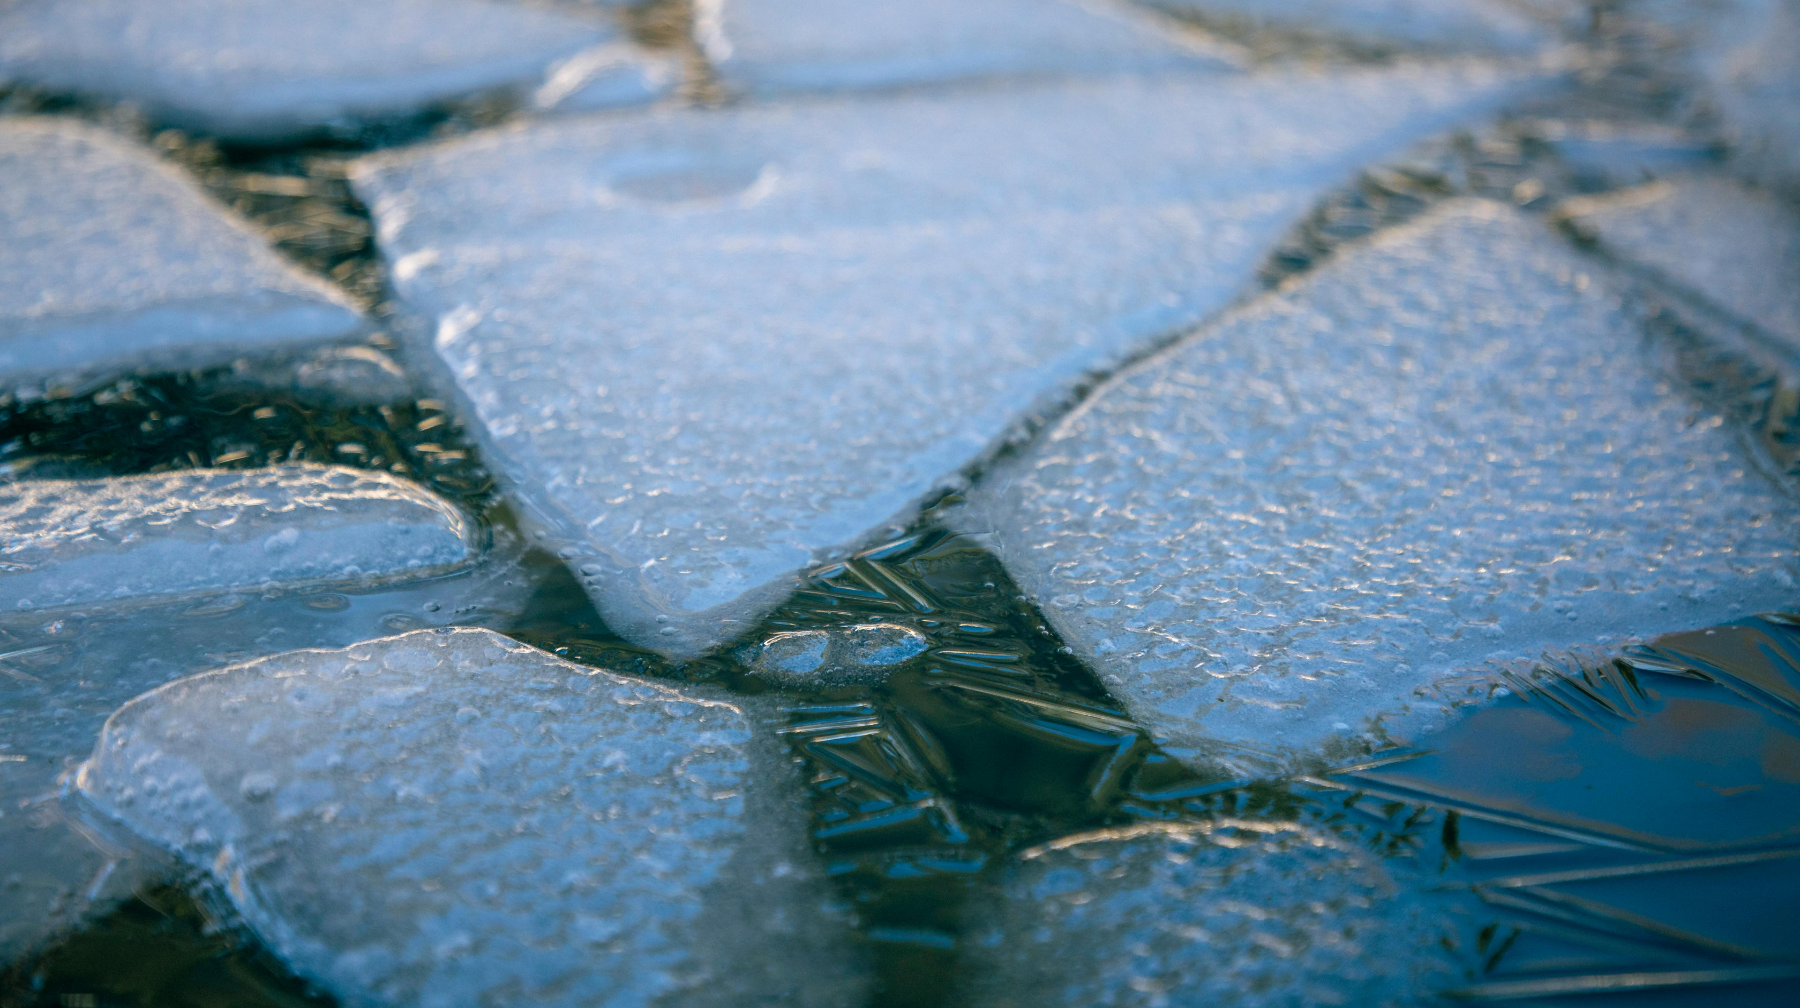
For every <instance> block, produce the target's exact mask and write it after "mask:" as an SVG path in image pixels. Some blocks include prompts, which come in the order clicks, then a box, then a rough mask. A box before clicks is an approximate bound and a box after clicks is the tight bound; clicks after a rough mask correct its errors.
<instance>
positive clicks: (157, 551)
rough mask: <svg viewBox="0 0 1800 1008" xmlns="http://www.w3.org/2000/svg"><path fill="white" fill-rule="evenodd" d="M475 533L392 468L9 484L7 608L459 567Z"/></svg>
mask: <svg viewBox="0 0 1800 1008" xmlns="http://www.w3.org/2000/svg"><path fill="white" fill-rule="evenodd" d="M474 535H475V529H474V528H473V526H472V524H471V522H470V521H469V519H467V518H465V517H464V516H463V515H462V514H461V513H460V512H458V511H457V510H456V508H455V507H453V506H451V505H449V504H447V503H445V502H443V501H441V500H439V499H437V498H436V497H434V496H432V495H431V494H430V493H428V492H427V491H425V490H424V489H422V488H420V487H418V486H416V485H414V484H412V483H409V482H407V481H406V480H402V479H398V478H396V477H393V476H389V475H387V474H386V473H379V472H369V471H366V470H361V469H347V468H342V467H337V466H319V465H311V464H301V465H285V466H277V467H274V468H271V469H247V470H223V469H199V470H188V471H183V472H172V473H159V474H155V475H149V476H123V477H117V478H112V479H104V480H91V481H63V480H22V481H16V482H12V483H9V484H4V485H0V598H4V599H5V604H4V607H3V608H5V609H7V610H14V611H16V610H24V609H48V608H53V607H59V606H74V605H88V604H95V603H109V602H117V601H120V600H123V599H132V598H143V597H154V596H168V595H190V594H201V593H208V592H228V591H233V590H238V589H255V588H262V587H265V586H291V585H297V584H307V583H331V582H359V583H371V582H379V581H380V580H381V579H383V578H394V577H408V576H412V577H418V576H428V575H434V574H443V573H447V572H450V571H454V570H455V569H457V568H458V567H461V566H463V565H465V564H467V563H469V562H470V561H472V560H473V559H474V554H475V549H476V547H475V544H474V542H473V537H474Z"/></svg>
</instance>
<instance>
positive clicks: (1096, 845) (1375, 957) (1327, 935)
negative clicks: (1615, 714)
mask: <svg viewBox="0 0 1800 1008" xmlns="http://www.w3.org/2000/svg"><path fill="white" fill-rule="evenodd" d="M1002 885H1003V888H1002V892H1001V893H1000V894H999V897H998V898H997V899H994V900H987V901H974V903H975V904H976V909H975V910H974V912H975V913H976V914H977V917H976V920H975V921H974V922H973V924H972V926H971V928H970V933H971V935H972V937H971V938H969V939H966V940H965V942H964V947H965V949H966V950H967V951H966V952H965V956H966V957H968V958H969V959H970V960H972V961H971V962H969V963H968V964H967V965H966V966H965V968H964V972H965V976H967V977H968V984H969V989H967V990H966V991H965V992H964V999H963V1000H962V1001H961V1002H959V1003H962V1004H967V1005H970V1006H971V1008H1086V1006H1090V1005H1120V1006H1125V1005H1130V1006H1140V1005H1141V1006H1145V1008H1152V1006H1157V1005H1171V1004H1184V1005H1185V1004H1255V1005H1267V1006H1276V1005H1279V1006H1283V1008H1288V1006H1292V1008H1300V1006H1304V1005H1320V1004H1334V1005H1335V1004H1347V1005H1377V1004H1381V1005H1389V1004H1404V1003H1409V1002H1411V1001H1413V1000H1423V999H1424V997H1425V996H1427V995H1429V994H1430V993H1432V992H1434V991H1435V990H1437V989H1441V988H1442V987H1444V986H1447V983H1446V981H1448V980H1450V979H1452V978H1453V977H1454V976H1455V973H1454V972H1453V970H1454V967H1455V965H1456V964H1455V963H1453V962H1452V961H1451V960H1450V959H1449V957H1448V956H1447V955H1446V954H1445V952H1444V950H1443V949H1442V948H1440V947H1439V946H1438V942H1437V938H1438V930H1439V929H1438V926H1437V923H1436V921H1435V920H1434V915H1433V914H1432V913H1431V907H1430V906H1429V904H1427V903H1424V902H1423V901H1419V900H1416V899H1397V898H1396V897H1397V896H1398V895H1399V887H1397V886H1396V885H1395V882H1394V880H1393V879H1392V878H1391V877H1390V875H1389V873H1388V870H1387V869H1386V868H1385V867H1384V866H1383V865H1382V864H1381V862H1380V860H1379V859H1378V858H1376V857H1375V856H1374V855H1372V854H1370V853H1369V852H1367V851H1364V850H1361V849H1359V848H1358V847H1357V846H1356V845H1354V844H1353V843H1350V842H1347V841H1345V840H1343V839H1340V838H1338V837H1336V836H1333V835H1332V834H1331V833H1329V832H1327V831H1325V830H1322V829H1318V828H1316V827H1313V826H1309V825H1306V824H1303V823H1278V822H1266V821H1247V820H1237V819H1219V820H1215V821H1212V822H1208V823H1151V824H1145V825H1141V826H1134V827H1123V828H1118V829H1111V830H1102V831H1098V832H1096V833H1092V834H1083V835H1078V836H1074V837H1069V838H1066V839H1064V840H1061V841H1058V842H1056V843H1053V844H1046V845H1044V847H1041V848H1035V849H1033V850H1030V851H1027V852H1025V854H1024V855H1023V856H1022V857H1021V858H1020V859H1019V860H1017V861H1016V862H1015V863H1014V864H1012V865H1010V866H1009V867H1008V870H1007V872H1006V874H1005V876H1004V881H1003V884H1002Z"/></svg>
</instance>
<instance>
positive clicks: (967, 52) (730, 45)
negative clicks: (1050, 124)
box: [696, 0, 1230, 94]
mask: <svg viewBox="0 0 1800 1008" xmlns="http://www.w3.org/2000/svg"><path fill="white" fill-rule="evenodd" d="M696 27H697V31H696V36H697V40H698V41H699V43H700V45H701V47H702V48H703V50H704V51H705V52H706V54H707V55H708V56H709V57H710V58H711V59H712V62H713V64H714V65H715V66H716V67H717V68H718V71H719V74H720V76H721V77H722V78H723V79H724V81H725V82H726V84H727V85H728V86H730V87H733V88H735V89H738V90H741V91H748V92H751V93H753V94H767V93H772V92H779V91H796V90H844V89H853V88H869V87H892V86H896V85H907V84H925V83H936V82H940V81H948V80H956V79H959V78H982V77H1002V76H1045V75H1056V74H1078V73H1096V72H1107V71H1113V72H1117V71H1121V70H1131V71H1146V70H1171V69H1175V70H1179V69H1190V70H1191V69H1208V70H1226V69H1229V66H1230V65H1229V64H1228V63H1226V62H1225V61H1224V60H1223V59H1221V58H1219V57H1218V56H1217V55H1211V54H1206V55H1203V54H1202V52H1201V51H1200V49H1199V48H1198V45H1197V44H1196V43H1193V42H1191V41H1185V40H1183V39H1181V38H1180V37H1179V36H1177V35H1175V34H1172V33H1169V32H1166V31H1162V32H1159V31H1157V30H1156V29H1154V28H1152V27H1151V26H1150V24H1149V23H1148V22H1147V21H1146V20H1144V19H1142V18H1134V17H1133V16H1132V15H1131V14H1129V13H1127V12H1126V11H1124V10H1122V9H1107V8H1105V7H1100V6H1097V5H1096V6H1090V5H1085V4H1080V3H1072V2H1065V0H984V2H982V3H967V2H961V0H915V2H913V3H905V4H855V5H849V6H846V5H844V4H842V3H837V2H834V0H712V2H710V3H702V4H701V5H700V16H699V18H698V20H697V25H696Z"/></svg>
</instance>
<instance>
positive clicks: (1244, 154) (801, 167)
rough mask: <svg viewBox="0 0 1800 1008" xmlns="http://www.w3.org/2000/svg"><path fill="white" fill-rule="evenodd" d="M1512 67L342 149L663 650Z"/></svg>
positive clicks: (726, 611) (559, 528) (698, 642)
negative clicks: (405, 148)
mask: <svg viewBox="0 0 1800 1008" xmlns="http://www.w3.org/2000/svg"><path fill="white" fill-rule="evenodd" d="M1537 79H1538V78H1535V77H1532V76H1529V75H1518V76H1515V75H1510V74H1506V73H1500V72H1496V71H1494V70H1492V69H1491V68H1483V67H1480V66H1465V67H1450V68H1441V67H1440V68H1419V67H1409V68H1400V69H1392V70H1383V71H1378V72H1377V71H1362V72H1355V73H1346V74H1338V75H1320V76H1301V77H1298V78H1294V79H1285V80H1275V79H1241V78H1240V79H1210V80H1192V79H1184V80H1164V81H1159V82H1148V81H1142V80H1113V81H1105V82H1079V83H1066V84H1059V85H1054V86H1043V87H1033V88H1021V89H1005V90H1001V89H992V90H981V91H977V92H962V93H955V94H930V95H924V94H920V95H911V96H906V97H902V98H891V99H887V100H883V101H879V102H870V101H866V100H865V101H859V102H854V103H852V102H840V101H835V100H819V101H815V102H807V103H794V104H788V105H783V106H779V107H761V108H739V109H734V110H730V111H723V112H717V111H715V112H707V111H683V112H670V113H667V114H663V115H655V116H646V117H639V118H620V117H613V118H609V119H607V120H605V121H603V122H602V121H597V120H596V121H585V122H574V121H565V122H557V123H552V124H544V125H538V126H532V127H526V128H516V129H509V130H499V131H494V132H491V133H487V134H482V135H478V136H474V137H470V138H468V139H465V140H461V141H458V142H456V143H453V144H448V145H444V146H440V147H436V148H432V149H429V150H425V151H423V152H414V153H405V154H399V155H390V156H388V157H385V158H382V159H378V160H376V161H374V162H372V163H370V164H368V165H367V166H366V167H365V168H364V170H363V171H362V172H361V174H360V176H359V178H358V179H357V182H356V187H357V191H358V193H359V194H360V195H361V196H362V198H363V199H364V201H365V202H366V203H367V204H368V205H369V206H370V207H371V208H372V209H373V211H374V213H375V215H376V218H377V221H378V224H379V228H380V238H381V243H382V247H383V249H384V250H385V252H386V253H387V254H388V255H389V256H390V257H391V260H392V263H393V276H394V280H395V283H396V286H397V290H398V292H399V294H400V296H401V298H402V299H403V300H404V301H405V303H406V305H407V307H408V308H409V309H410V310H411V311H412V312H413V313H415V315H416V316H418V317H421V319H422V320H423V321H424V322H425V324H426V325H428V326H430V327H431V328H432V329H433V330H434V331H435V332H434V344H433V345H434V348H435V350H436V353H437V355H438V356H439V357H440V358H441V359H442V360H443V362H444V363H445V364H446V365H447V366H448V377H449V378H451V379H453V380H454V383H455V387H456V389H457V390H459V391H460V392H461V394H462V396H463V397H464V399H465V402H466V403H467V404H468V405H469V406H470V407H471V413H472V414H473V415H472V417H471V419H472V420H473V421H476V425H478V427H479V429H480V431H481V432H482V434H483V436H484V437H485V439H486V441H487V448H488V452H487V454H486V455H485V456H484V458H485V459H486V461H488V462H489V463H490V464H493V465H495V466H497V467H498V468H499V469H500V470H501V471H502V472H503V474H504V475H505V476H506V477H508V479H509V482H510V486H511V491H512V493H513V494H514V495H515V499H516V500H518V501H520V502H521V503H522V505H523V507H522V510H523V511H524V512H525V513H527V514H530V515H532V516H533V518H534V520H536V521H538V522H540V523H542V524H544V525H547V526H549V527H550V528H551V529H552V530H554V532H555V533H556V534H557V535H558V536H561V537H563V538H564V539H565V540H566V541H568V543H569V545H568V546H567V547H566V548H567V551H568V552H567V554H566V555H569V556H571V557H574V558H575V559H574V560H573V561H572V563H573V565H574V566H576V567H577V568H578V569H579V570H580V571H581V573H582V575H583V577H584V578H585V579H586V581H587V583H588V585H589V589H590V592H591V593H592V594H593V596H594V598H595V600H596V602H597V603H598V605H599V607H600V610H601V612H602V614H603V615H604V616H605V617H606V619H607V622H608V624H609V625H610V626H611V627H613V628H614V629H615V630H616V631H617V632H619V633H621V634H622V635H624V636H625V637H627V638H628V639H631V640H634V641H637V642H640V643H643V644H647V645H650V646H654V647H658V648H662V649H664V650H667V651H670V652H672V653H680V654H694V653H698V652H700V651H702V650H705V649H706V648H708V647H710V646H712V645H714V644H716V643H718V642H719V641H721V640H723V639H728V638H730V637H731V636H734V635H736V634H737V633H738V632H740V631H741V630H743V629H745V628H746V626H747V623H746V621H754V620H755V619H756V618H757V617H758V616H760V615H761V614H762V613H763V612H765V611H767V609H768V608H770V607H772V606H773V605H774V604H775V603H776V602H777V601H779V598H780V596H781V595H783V594H785V592H786V591H787V590H788V588H789V587H790V585H791V580H790V575H791V573H792V572H793V571H795V570H797V569H799V568H802V567H804V566H806V565H807V564H808V563H809V562H811V561H812V560H813V559H814V558H815V557H816V556H818V555H820V554H821V553H823V552H824V551H827V550H830V549H832V548H834V547H838V546H840V545H844V544H848V543H851V542H853V541H854V540H857V539H858V538H859V537H862V536H864V535H866V534H868V533H869V531H870V530H872V529H879V528H880V527H882V523H883V522H885V521H888V520H890V519H893V518H896V517H899V518H901V519H904V518H905V517H906V512H907V511H908V509H910V508H911V507H913V506H914V504H915V502H916V501H917V500H918V499H919V498H920V497H921V496H922V495H924V494H926V493H928V492H929V491H930V490H931V489H932V488H933V486H935V485H939V484H941V482H942V481H943V480H945V479H946V478H947V477H950V476H951V475H952V474H954V473H955V472H956V470H957V469H958V468H959V467H961V466H963V465H965V464H967V463H968V462H969V461H970V460H972V459H974V458H976V457H977V456H979V455H980V454H981V453H983V452H984V451H985V450H986V449H987V448H988V447H989V446H990V444H991V443H992V442H993V441H994V440H995V438H996V437H997V436H998V435H1000V434H1001V433H1002V432H1003V431H1005V430H1006V428H1007V425H1008V424H1009V423H1011V422H1013V421H1014V420H1016V419H1017V418H1018V416H1019V415H1020V414H1021V412H1023V411H1025V410H1027V409H1028V408H1030V407H1032V406H1033V404H1034V403H1036V402H1039V401H1040V400H1042V399H1044V398H1045V397H1047V396H1054V395H1055V394H1057V393H1058V391H1059V390H1061V389H1065V388H1066V387H1067V386H1068V385H1069V383H1071V382H1072V381H1073V380H1075V379H1077V378H1079V377H1080V376H1081V375H1082V374H1083V373H1085V372H1087V371H1089V370H1090V369H1092V368H1095V367H1099V366H1102V365H1104V364H1105V363H1106V362H1108V361H1111V360H1115V359H1117V358H1118V357H1119V356H1120V355H1121V354H1123V353H1127V352H1129V351H1130V350H1131V349H1132V348H1134V347H1138V346H1142V345H1143V342H1144V341H1145V340H1148V339H1153V338H1155V337H1157V336H1160V335H1163V334H1166V333H1169V332H1171V331H1173V330H1176V329H1178V328H1179V327H1181V326H1184V325H1190V324H1192V323H1194V322H1196V321H1198V320H1199V319H1201V318H1203V317H1205V316H1206V315H1208V314H1209V313H1211V312H1213V311H1215V310H1216V309H1218V308H1219V307H1220V306H1222V305H1223V304H1225V303H1226V302H1227V301H1228V300H1229V299H1230V298H1231V297H1233V296H1234V295H1235V294H1236V293H1237V292H1239V291H1241V290H1243V289H1244V288H1245V287H1246V285H1248V284H1249V283H1250V282H1251V280H1252V278H1253V276H1254V272H1255V268H1256V265H1257V264H1258V263H1259V262H1260V261H1261V259H1262V258H1263V256H1264V255H1265V253H1266V251H1267V249H1268V248H1269V247H1270V246H1271V245H1272V244H1273V243H1274V242H1275V241H1276V240H1277V239H1278V237H1279V236H1280V235H1281V234H1282V233H1283V232H1284V231H1285V230H1286V228H1287V227H1288V226H1289V224H1290V223H1291V222H1292V221H1293V220H1294V219H1295V218H1296V217H1298V216H1299V215H1300V214H1301V213H1303V212H1304V211H1305V210H1306V209H1307V208H1308V207H1310V206H1311V205H1312V203H1313V201H1314V200H1315V199H1316V198H1317V196H1318V195H1319V194H1320V193H1321V192H1323V191H1324V190H1325V189H1327V188H1328V187H1330V186H1331V185H1334V184H1336V183H1338V182H1339V181H1341V180H1342V179H1343V178H1344V177H1345V176H1347V175H1348V174H1349V173H1350V172H1351V170H1352V169H1353V167H1354V166H1355V165H1357V164H1360V163H1363V162H1365V161H1367V160H1369V159H1371V158H1375V157H1379V156H1380V155H1381V154H1383V153H1385V152H1387V151H1390V150H1392V149H1394V148H1396V147H1399V146H1402V145H1404V144H1405V143H1407V142H1408V141H1410V140H1412V139H1414V138H1417V137H1420V136H1423V135H1426V134H1429V133H1431V132H1433V131H1436V130H1438V129H1441V128H1443V127H1444V126H1446V125H1448V124H1450V123H1453V122H1456V121H1459V120H1461V119H1466V118H1467V117H1470V116H1473V115H1478V114H1480V113H1482V112H1483V111H1484V110H1487V109H1490V108H1492V107H1494V106H1495V105H1497V104H1498V103H1499V102H1501V101H1502V100H1504V99H1505V98H1506V96H1508V95H1509V94H1513V93H1516V92H1518V91H1519V90H1520V89H1521V88H1522V87H1523V86H1525V85H1527V84H1531V83H1534V82H1535V81H1536V80H1537Z"/></svg>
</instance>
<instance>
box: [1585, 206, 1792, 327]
mask: <svg viewBox="0 0 1800 1008" xmlns="http://www.w3.org/2000/svg"><path fill="white" fill-rule="evenodd" d="M1564 213H1565V215H1566V219H1567V220H1568V221H1569V222H1570V223H1571V224H1573V225H1574V226H1575V227H1576V228H1577V229H1578V230H1580V231H1581V232H1583V233H1585V234H1587V235H1589V236H1590V237H1592V238H1593V239H1594V240H1596V241H1598V242H1599V243H1600V244H1601V246H1602V247H1604V248H1605V249H1606V250H1607V251H1608V252H1610V253H1611V254H1613V255H1614V256H1617V257H1618V258H1619V259H1621V260H1624V261H1626V262H1628V263H1635V264H1637V265H1640V266H1644V267H1647V268H1648V269H1649V270H1651V271H1652V272H1653V273H1655V274H1656V275H1657V279H1658V280H1659V281H1661V282H1662V283H1665V284H1668V283H1672V284H1675V285H1677V286H1678V287H1680V288H1681V289H1683V290H1685V291H1686V292H1688V293H1690V294H1691V295H1697V296H1699V297H1700V298H1702V299H1704V300H1705V301H1707V302H1710V303H1711V304H1712V305H1713V306H1715V307H1718V308H1722V309H1724V310H1725V311H1726V312H1728V313H1730V314H1731V315H1733V316H1735V317H1736V318H1737V319H1739V320H1741V321H1746V322H1750V323H1753V324H1754V325H1755V326H1757V327H1758V328H1760V329H1761V330H1762V331H1763V332H1764V333H1765V334H1767V335H1768V336H1772V337H1774V338H1775V339H1777V340H1779V341H1781V344H1782V345H1783V347H1784V348H1785V350H1786V352H1787V353H1788V354H1794V353H1800V282H1797V281H1796V279H1795V278H1797V277H1800V214H1796V213H1795V212H1794V211H1793V210H1792V209H1791V208H1789V207H1788V206H1786V205H1784V204H1783V203H1781V202H1780V201H1778V200H1776V199H1772V198H1771V197H1769V196H1768V195H1766V194H1764V193H1761V192H1758V191H1756V190H1753V189H1747V188H1745V187H1743V186H1741V185H1738V184H1736V183H1734V182H1732V181H1730V180H1728V179H1722V178H1716V177H1714V178H1709V177H1704V176H1697V177H1677V178H1673V179H1667V180H1664V181H1659V182H1652V183H1650V184H1649V185H1644V186H1639V187H1637V188H1635V189H1630V190H1627V191H1625V192H1621V193H1615V194H1612V195H1609V196H1605V197H1600V198H1595V199H1583V200H1577V201H1573V202H1572V204H1571V205H1570V206H1568V207H1566V208H1565V211H1564Z"/></svg>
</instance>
